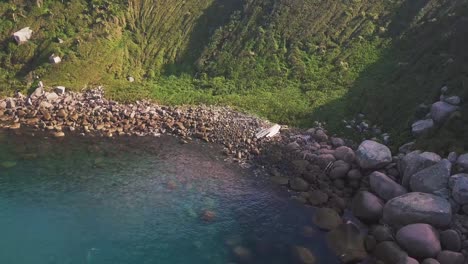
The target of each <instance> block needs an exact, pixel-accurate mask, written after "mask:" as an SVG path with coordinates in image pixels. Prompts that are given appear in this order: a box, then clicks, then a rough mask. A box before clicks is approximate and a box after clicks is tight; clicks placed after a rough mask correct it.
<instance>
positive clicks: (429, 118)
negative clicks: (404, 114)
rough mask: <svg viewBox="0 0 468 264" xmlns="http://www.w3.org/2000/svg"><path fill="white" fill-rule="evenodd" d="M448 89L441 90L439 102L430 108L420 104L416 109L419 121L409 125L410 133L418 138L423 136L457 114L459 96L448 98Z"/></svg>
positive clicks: (459, 102) (459, 101) (445, 87)
mask: <svg viewBox="0 0 468 264" xmlns="http://www.w3.org/2000/svg"><path fill="white" fill-rule="evenodd" d="M447 92H448V87H447V86H444V87H442V88H441V95H440V100H439V101H437V102H435V103H433V104H432V106H430V107H429V106H427V105H425V104H421V105H419V107H418V111H417V113H416V114H417V115H418V117H419V118H421V119H420V120H417V121H415V122H414V123H413V124H412V125H411V132H412V133H413V135H414V136H416V137H418V136H421V135H425V134H427V133H429V132H430V131H431V130H433V129H434V128H435V127H437V126H441V125H443V124H444V123H445V122H446V121H447V120H449V119H450V117H451V116H452V115H453V114H454V113H456V112H457V110H458V109H459V106H460V104H461V99H460V97H459V96H456V95H452V96H448V95H447Z"/></svg>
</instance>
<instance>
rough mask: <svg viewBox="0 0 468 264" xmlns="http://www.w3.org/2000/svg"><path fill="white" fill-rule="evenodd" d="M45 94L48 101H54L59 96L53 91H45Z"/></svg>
mask: <svg viewBox="0 0 468 264" xmlns="http://www.w3.org/2000/svg"><path fill="white" fill-rule="evenodd" d="M45 96H46V99H47V101H49V102H52V101H55V100H57V99H58V98H59V96H58V95H57V94H56V93H54V92H52V93H46V94H45Z"/></svg>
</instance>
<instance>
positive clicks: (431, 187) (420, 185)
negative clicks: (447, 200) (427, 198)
mask: <svg viewBox="0 0 468 264" xmlns="http://www.w3.org/2000/svg"><path fill="white" fill-rule="evenodd" d="M451 169H452V163H451V162H450V161H448V160H446V159H443V160H441V161H439V162H438V163H437V164H435V165H432V166H430V167H428V168H425V169H423V170H421V171H420V172H417V173H416V174H414V175H413V176H411V179H410V187H411V190H412V191H415V192H425V193H432V194H440V193H441V192H442V191H443V190H446V189H447V187H448V180H449V178H450V171H451Z"/></svg>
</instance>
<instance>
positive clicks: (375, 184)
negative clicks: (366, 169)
mask: <svg viewBox="0 0 468 264" xmlns="http://www.w3.org/2000/svg"><path fill="white" fill-rule="evenodd" d="M369 182H370V187H371V190H372V191H373V192H374V193H375V194H377V196H379V197H380V198H382V199H383V200H384V201H388V200H390V199H392V198H395V197H397V196H401V195H403V194H405V193H407V191H406V189H405V188H404V187H403V186H401V185H400V184H398V183H396V182H395V181H393V180H392V179H390V178H389V177H388V176H387V175H385V174H383V173H381V172H378V171H375V172H373V173H372V174H371V175H369Z"/></svg>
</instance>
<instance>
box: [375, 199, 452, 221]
mask: <svg viewBox="0 0 468 264" xmlns="http://www.w3.org/2000/svg"><path fill="white" fill-rule="evenodd" d="M383 220H384V222H385V223H388V224H390V225H391V226H394V227H400V226H404V225H409V224H415V223H426V224H430V225H433V226H436V227H445V226H447V225H449V224H450V221H451V220H452V208H451V206H450V203H449V202H448V201H447V200H446V199H444V198H442V197H440V196H436V195H433V194H428V193H420V192H412V193H407V194H404V195H402V196H399V197H395V198H393V199H391V200H390V201H388V202H387V203H386V204H385V206H384V209H383Z"/></svg>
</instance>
